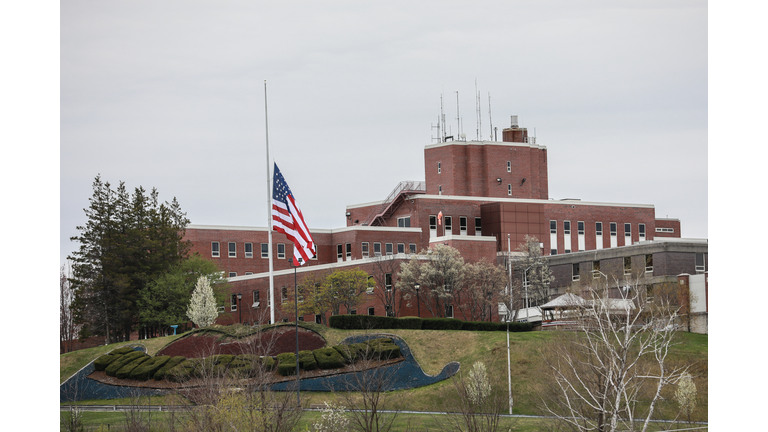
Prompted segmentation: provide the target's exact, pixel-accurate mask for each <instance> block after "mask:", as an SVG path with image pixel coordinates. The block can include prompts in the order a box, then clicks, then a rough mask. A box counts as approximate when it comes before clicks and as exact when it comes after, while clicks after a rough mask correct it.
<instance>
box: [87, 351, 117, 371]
mask: <svg viewBox="0 0 768 432" xmlns="http://www.w3.org/2000/svg"><path fill="white" fill-rule="evenodd" d="M118 358H120V354H104V355H103V356H101V357H99V358H97V359H96V360H94V362H93V368H94V369H95V370H97V371H103V370H104V369H106V368H107V366H109V364H110V363H112V362H113V361H115V360H117V359H118Z"/></svg>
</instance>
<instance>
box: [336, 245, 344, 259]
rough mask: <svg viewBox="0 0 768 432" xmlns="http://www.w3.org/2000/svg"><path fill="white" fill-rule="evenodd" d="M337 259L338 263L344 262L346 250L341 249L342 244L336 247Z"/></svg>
mask: <svg viewBox="0 0 768 432" xmlns="http://www.w3.org/2000/svg"><path fill="white" fill-rule="evenodd" d="M336 259H337V260H338V261H342V260H343V259H344V249H342V248H341V245H340V244H337V245H336Z"/></svg>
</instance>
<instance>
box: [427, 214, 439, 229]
mask: <svg viewBox="0 0 768 432" xmlns="http://www.w3.org/2000/svg"><path fill="white" fill-rule="evenodd" d="M429 229H430V230H431V231H432V230H437V216H435V215H429Z"/></svg>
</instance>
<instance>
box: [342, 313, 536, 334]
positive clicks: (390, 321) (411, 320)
mask: <svg viewBox="0 0 768 432" xmlns="http://www.w3.org/2000/svg"><path fill="white" fill-rule="evenodd" d="M328 325H329V326H330V327H332V328H337V329H342V330H382V329H410V330H471V331H506V330H507V323H501V322H487V321H462V320H458V319H454V318H419V317H403V318H394V317H386V316H375V315H333V316H331V317H330V318H329V319H328ZM532 329H533V325H532V324H530V323H509V331H511V332H523V331H531V330H532Z"/></svg>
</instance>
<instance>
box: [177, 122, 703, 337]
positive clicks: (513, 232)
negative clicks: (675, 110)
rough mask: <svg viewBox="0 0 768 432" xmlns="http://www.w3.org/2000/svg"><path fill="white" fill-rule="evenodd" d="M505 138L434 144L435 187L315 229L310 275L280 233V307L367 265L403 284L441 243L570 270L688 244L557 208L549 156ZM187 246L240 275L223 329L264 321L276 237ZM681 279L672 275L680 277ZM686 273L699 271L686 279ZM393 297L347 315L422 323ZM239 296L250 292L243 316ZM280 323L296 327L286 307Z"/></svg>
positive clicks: (636, 217) (210, 231) (629, 211)
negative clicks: (535, 244)
mask: <svg viewBox="0 0 768 432" xmlns="http://www.w3.org/2000/svg"><path fill="white" fill-rule="evenodd" d="M515 118H516V116H513V122H514V121H515ZM502 136H503V141H501V142H499V141H450V140H440V142H438V143H434V144H430V145H427V146H425V147H424V174H425V177H424V178H425V179H426V180H425V181H423V182H421V181H405V182H400V183H399V184H398V186H397V187H396V188H395V189H394V190H393V191H392V193H391V194H390V195H389V196H388V197H387V198H386V199H384V200H382V201H375V202H369V203H364V204H352V205H348V206H347V208H346V216H347V226H346V227H341V228H335V229H317V228H312V227H310V230H311V232H312V235H313V237H314V240H315V242H316V244H317V256H316V257H315V258H314V259H312V260H311V261H310V262H309V263H308V264H307V265H304V266H302V267H300V268H298V269H294V268H293V267H291V265H290V264H289V262H288V258H289V257H291V256H293V245H292V244H291V243H290V242H289V241H287V239H286V238H285V236H284V235H282V234H279V233H273V236H272V242H273V245H272V250H273V254H274V257H273V258H272V259H273V263H274V287H275V301H276V302H277V303H278V306H279V304H280V303H281V302H282V300H283V299H285V298H286V293H287V290H288V287H290V288H291V291H292V289H293V284H294V278H302V277H304V276H306V275H307V274H309V273H310V272H318V271H331V270H333V269H338V268H353V267H358V268H361V269H362V270H365V271H367V272H368V273H369V274H373V273H375V272H377V271H378V272H381V271H388V272H389V273H387V275H389V276H387V277H388V278H389V279H387V278H380V279H381V280H392V281H396V280H397V272H398V268H399V264H400V262H403V261H404V260H407V259H409V258H410V255H411V254H414V253H416V252H418V251H420V250H423V249H427V248H429V247H430V246H431V245H434V244H436V243H442V244H447V245H450V246H452V247H455V248H456V249H458V250H459V251H460V252H461V254H462V257H463V258H464V260H465V261H468V262H476V261H478V260H480V259H487V260H491V261H498V260H499V256H504V255H505V251H507V239H509V241H510V243H511V244H512V249H513V250H514V249H515V248H516V247H517V245H518V244H520V243H522V242H523V241H524V237H525V236H526V235H529V236H535V237H536V238H538V239H539V240H540V242H541V244H542V246H543V248H542V250H543V251H544V254H545V255H549V256H550V258H551V259H554V258H555V256H556V257H557V261H556V262H558V263H559V262H560V260H561V256H572V257H580V256H582V255H581V253H582V252H585V251H604V250H615V251H617V253H619V254H620V255H621V254H624V255H627V256H634V255H643V256H645V255H647V253H645V252H642V251H640V252H638V251H639V250H640V249H643V248H645V247H646V246H644V245H652V244H654V243H653V241H654V240H657V239H662V238H680V236H681V232H680V221H679V220H677V219H667V218H656V214H655V209H654V206H653V205H652V204H629V203H603V202H587V201H581V200H577V199H565V200H557V201H556V200H552V199H550V198H549V195H548V191H549V187H548V174H547V148H546V147H544V146H540V145H537V144H536V143H535V139H529V137H528V134H527V130H526V129H525V128H521V127H519V126H518V125H516V124H514V123H513V124H512V125H511V127H509V128H507V129H504V131H503V134H502ZM187 239H189V240H191V241H192V244H193V247H192V251H193V252H198V253H200V255H201V256H203V257H207V258H209V259H211V260H214V261H216V262H217V263H218V264H219V266H220V268H221V269H222V270H223V271H224V272H225V273H226V274H227V275H228V276H229V280H230V282H231V283H230V286H231V291H232V303H231V304H227V305H226V306H225V308H224V312H231V313H225V314H224V315H222V318H221V321H222V322H232V321H239V320H242V321H244V322H256V321H258V320H262V321H264V320H265V317H268V316H269V314H268V313H267V307H268V303H269V301H270V300H269V295H268V293H269V274H268V268H269V261H268V260H269V257H268V252H267V251H268V247H267V242H268V232H267V228H266V227H263V228H259V227H227V226H200V225H191V226H189V227H188V228H187ZM649 242H650V243H649ZM699 246H701V245H699ZM636 248H640V249H637V251H635V249H636ZM700 249H701V248H699V249H697V251H696V252H694V253H703V254H705V255H706V243H704V245H703V252H702V250H700ZM643 250H645V249H643ZM601 253H602V252H601ZM651 254H652V255H653V256H654V262H659V263H661V255H659V258H655V253H651ZM665 256H666V255H665ZM579 259H581V258H579ZM665 259H666V258H665ZM692 259H693V258H692ZM566 261H567V259H566ZM592 261H594V260H592ZM383 262H386V265H384V264H383ZM501 262H503V259H502V260H501ZM590 262H591V261H590ZM552 263H553V268H554V269H555V272H556V277H557V280H556V282H555V284H554V285H553V290H552V294H557V293H558V292H559V291H560V290H561V288H562V287H563V286H565V285H563V284H564V283H565V282H566V281H567V282H568V283H570V281H572V280H573V276H572V275H571V274H567V275H565V276H563V275H561V274H560V273H562V272H563V271H562V270H561V269H560V267H559V266H560V264H557V265H554V263H555V261H552ZM622 263H623V259H622ZM571 264H572V263H571ZM563 265H565V264H563ZM572 268H573V267H572V266H571V267H570V270H572ZM570 270H569V271H570ZM678 270H679V269H677V268H670V269H669V270H664V271H663V273H664V275H672V276H676V275H677V273H675V272H677V271H678ZM294 271H295V273H296V274H294ZM654 271H655V270H654ZM684 271H688V270H687V268H686V270H681V271H679V272H680V273H683V272H684ZM387 289H388V287H387V286H377V287H376V288H375V290H374V292H372V293H370V294H369V295H367V296H364V297H365V298H364V301H363V302H362V304H361V305H360V306H359V307H357V308H356V310H354V311H342V313H366V314H376V315H384V314H385V313H387V310H390V311H391V313H392V314H394V315H397V316H406V315H416V311H417V308H416V306H415V305H411V306H410V307H409V306H408V305H407V304H406V303H405V301H403V299H401V298H396V299H394V302H395V304H389V305H385V304H383V303H382V300H381V299H382V298H384V297H383V296H379V295H376V294H377V291H381V290H387ZM237 293H240V294H242V301H241V303H240V304H241V305H242V309H241V310H239V311H238V309H237V308H238V306H239V304H238V302H237V301H236V294H237ZM421 309H422V311H421V312H422V316H425V312H424V308H421ZM288 315H290V314H288ZM275 316H276V320H282V319H284V317H283V314H282V312H281V310H280V308H279V307H278V308H276V312H275ZM457 318H463V317H462V316H460V315H459V316H457ZM285 319H288V318H285ZM303 319H306V320H310V319H316V317H312V316H305V317H303Z"/></svg>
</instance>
